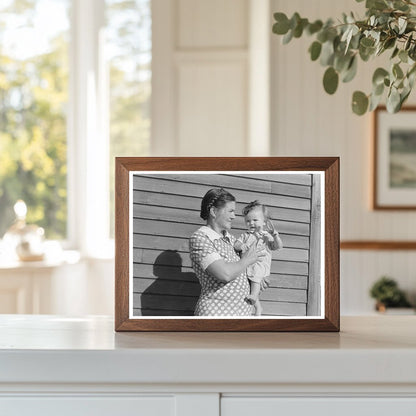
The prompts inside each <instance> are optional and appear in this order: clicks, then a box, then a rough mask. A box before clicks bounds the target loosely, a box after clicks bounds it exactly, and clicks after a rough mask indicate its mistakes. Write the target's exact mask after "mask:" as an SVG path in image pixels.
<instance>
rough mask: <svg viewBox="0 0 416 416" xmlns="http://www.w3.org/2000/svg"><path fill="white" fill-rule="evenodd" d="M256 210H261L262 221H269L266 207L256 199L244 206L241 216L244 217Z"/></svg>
mask: <svg viewBox="0 0 416 416" xmlns="http://www.w3.org/2000/svg"><path fill="white" fill-rule="evenodd" d="M257 208H261V209H262V211H263V215H264V219H265V220H268V219H269V212H268V210H267V207H266V206H265V205H263V204H262V203H261V202H260V201H259V200H258V199H256V200H255V201H252V202H250V203H249V204H248V205H246V206H245V207H244V209H243V215H244V216H246V215H247V214H248V213H249V212H251V211H253V210H255V209H257Z"/></svg>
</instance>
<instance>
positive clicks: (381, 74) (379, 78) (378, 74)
mask: <svg viewBox="0 0 416 416" xmlns="http://www.w3.org/2000/svg"><path fill="white" fill-rule="evenodd" d="M388 75H389V73H388V72H387V71H386V70H385V69H384V68H377V69H376V70H375V71H374V74H373V79H372V82H373V85H374V86H377V85H380V84H384V78H386V77H387V76H388Z"/></svg>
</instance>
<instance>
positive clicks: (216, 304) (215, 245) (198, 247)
mask: <svg viewBox="0 0 416 416" xmlns="http://www.w3.org/2000/svg"><path fill="white" fill-rule="evenodd" d="M234 242H235V238H234V237H233V236H232V235H231V234H229V233H225V234H224V235H220V234H218V233H217V232H216V231H214V230H213V229H212V228H209V227H207V226H203V227H201V228H199V229H198V230H197V231H195V233H193V234H192V236H191V238H190V240H189V251H190V256H191V262H192V267H193V269H194V271H195V273H196V275H197V277H198V280H199V282H200V284H201V295H200V297H199V299H198V303H197V305H196V308H195V315H196V316H251V315H252V311H253V307H252V306H251V305H250V304H249V303H248V302H247V301H246V297H247V296H248V295H249V293H250V285H249V282H248V280H247V276H246V273H245V272H243V273H241V274H240V276H238V277H237V278H235V279H234V280H232V281H231V282H228V283H226V282H222V281H220V280H218V279H217V278H216V277H214V276H212V275H211V274H210V273H209V272H208V271H207V270H206V269H207V267H208V266H209V265H210V264H211V263H213V262H214V261H216V260H219V259H223V260H225V261H226V262H230V263H232V262H237V261H239V260H240V258H239V257H238V255H237V254H236V252H235V250H234Z"/></svg>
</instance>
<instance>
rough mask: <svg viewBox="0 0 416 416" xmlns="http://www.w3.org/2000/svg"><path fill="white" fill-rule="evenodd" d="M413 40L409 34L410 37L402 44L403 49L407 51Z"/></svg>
mask: <svg viewBox="0 0 416 416" xmlns="http://www.w3.org/2000/svg"><path fill="white" fill-rule="evenodd" d="M412 40H413V33H411V34H410V36H409V37H408V38H407V40H406V43H405V44H404V49H405V50H406V51H407V50H408V49H409V48H410V44H411V43H412Z"/></svg>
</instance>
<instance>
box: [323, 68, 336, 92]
mask: <svg viewBox="0 0 416 416" xmlns="http://www.w3.org/2000/svg"><path fill="white" fill-rule="evenodd" d="M338 79H339V76H338V73H337V72H336V71H335V69H334V68H333V67H332V66H330V67H329V68H327V70H326V71H325V73H324V79H323V84H324V89H325V91H326V92H327V93H328V94H334V93H335V91H336V90H337V88H338Z"/></svg>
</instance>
